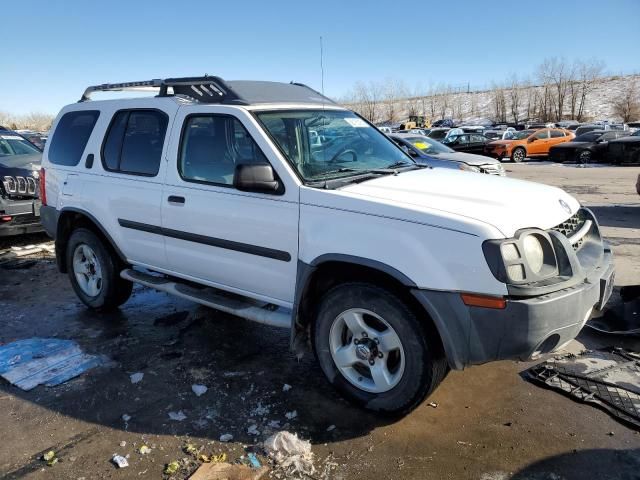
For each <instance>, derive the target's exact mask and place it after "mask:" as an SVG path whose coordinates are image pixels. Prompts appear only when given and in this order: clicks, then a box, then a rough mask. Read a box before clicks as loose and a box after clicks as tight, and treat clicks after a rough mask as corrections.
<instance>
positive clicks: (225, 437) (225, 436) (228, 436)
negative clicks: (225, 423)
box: [220, 433, 233, 442]
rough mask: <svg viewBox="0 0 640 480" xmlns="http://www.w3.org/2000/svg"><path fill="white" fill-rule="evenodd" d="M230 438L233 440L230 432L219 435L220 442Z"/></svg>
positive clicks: (228, 440) (227, 440)
mask: <svg viewBox="0 0 640 480" xmlns="http://www.w3.org/2000/svg"><path fill="white" fill-rule="evenodd" d="M231 440H233V435H231V434H230V433H224V434H222V435H220V441H221V442H230V441H231Z"/></svg>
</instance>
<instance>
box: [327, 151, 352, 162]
mask: <svg viewBox="0 0 640 480" xmlns="http://www.w3.org/2000/svg"><path fill="white" fill-rule="evenodd" d="M347 154H348V155H351V161H352V162H357V161H358V154H357V153H356V151H355V150H353V149H352V148H345V149H344V150H340V151H339V152H338V153H336V154H335V155H334V156H333V157H331V160H329V162H328V163H337V162H338V159H339V158H340V157H341V156H343V155H347Z"/></svg>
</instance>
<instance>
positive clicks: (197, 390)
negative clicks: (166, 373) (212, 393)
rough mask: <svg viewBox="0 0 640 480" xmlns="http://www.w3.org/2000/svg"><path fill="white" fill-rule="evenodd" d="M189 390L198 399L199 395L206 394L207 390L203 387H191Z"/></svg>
mask: <svg viewBox="0 0 640 480" xmlns="http://www.w3.org/2000/svg"><path fill="white" fill-rule="evenodd" d="M191 390H193V393H195V394H196V397H199V396H200V395H204V394H205V393H207V390H209V389H208V388H207V387H205V386H204V385H191Z"/></svg>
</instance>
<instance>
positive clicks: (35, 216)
mask: <svg viewBox="0 0 640 480" xmlns="http://www.w3.org/2000/svg"><path fill="white" fill-rule="evenodd" d="M41 159H42V152H41V151H40V150H39V149H38V148H37V147H35V146H34V145H33V144H32V143H31V142H29V141H28V140H27V139H26V138H24V137H23V136H22V135H20V134H18V133H16V132H14V131H12V130H8V129H6V128H3V127H0V237H5V236H9V235H20V234H23V233H32V232H39V231H41V230H42V226H41V225H40V200H39V196H40V194H39V182H38V178H39V176H40V162H41Z"/></svg>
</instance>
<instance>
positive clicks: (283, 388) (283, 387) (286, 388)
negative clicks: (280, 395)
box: [282, 383, 291, 392]
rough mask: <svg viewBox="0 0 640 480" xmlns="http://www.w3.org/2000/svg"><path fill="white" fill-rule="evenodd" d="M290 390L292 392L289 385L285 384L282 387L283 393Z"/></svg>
mask: <svg viewBox="0 0 640 480" xmlns="http://www.w3.org/2000/svg"><path fill="white" fill-rule="evenodd" d="M289 390H291V385H289V384H288V383H285V384H284V385H283V386H282V391H283V392H288V391H289Z"/></svg>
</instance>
